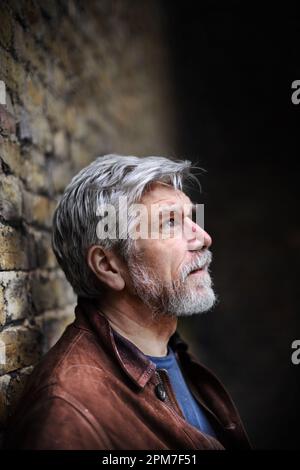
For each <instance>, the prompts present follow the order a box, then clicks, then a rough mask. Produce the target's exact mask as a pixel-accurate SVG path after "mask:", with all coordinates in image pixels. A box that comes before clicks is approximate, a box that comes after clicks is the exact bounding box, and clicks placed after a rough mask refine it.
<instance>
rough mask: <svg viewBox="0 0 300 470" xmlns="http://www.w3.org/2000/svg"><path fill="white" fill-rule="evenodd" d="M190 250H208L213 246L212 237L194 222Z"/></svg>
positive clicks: (190, 237) (189, 238)
mask: <svg viewBox="0 0 300 470" xmlns="http://www.w3.org/2000/svg"><path fill="white" fill-rule="evenodd" d="M188 241H189V246H190V247H189V249H190V250H198V251H199V250H202V251H204V250H205V249H208V248H209V247H210V246H211V244H212V238H211V236H210V235H209V234H208V233H207V232H206V231H205V230H204V229H203V228H202V227H200V225H198V224H196V223H195V222H192V225H191V232H190V234H189V237H188Z"/></svg>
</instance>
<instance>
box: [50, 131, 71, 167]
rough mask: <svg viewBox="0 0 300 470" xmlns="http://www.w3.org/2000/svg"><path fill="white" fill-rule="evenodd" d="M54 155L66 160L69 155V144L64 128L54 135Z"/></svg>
mask: <svg viewBox="0 0 300 470" xmlns="http://www.w3.org/2000/svg"><path fill="white" fill-rule="evenodd" d="M53 147H54V155H55V157H57V158H59V159H60V160H65V159H66V158H67V157H68V155H69V145H68V141H67V138H66V134H65V132H64V131H63V130H60V131H58V132H56V133H55V135H54V137H53Z"/></svg>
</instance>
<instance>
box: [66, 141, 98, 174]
mask: <svg viewBox="0 0 300 470" xmlns="http://www.w3.org/2000/svg"><path fill="white" fill-rule="evenodd" d="M92 157H93V156H92V155H91V154H90V152H89V151H88V150H87V149H86V148H85V147H84V146H83V145H81V144H80V143H79V142H75V141H72V142H71V158H72V162H73V163H74V170H75V171H78V170H80V169H81V168H83V167H84V166H86V165H88V163H90V162H91V160H92ZM94 158H95V156H94Z"/></svg>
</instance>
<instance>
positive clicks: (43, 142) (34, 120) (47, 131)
mask: <svg viewBox="0 0 300 470" xmlns="http://www.w3.org/2000/svg"><path fill="white" fill-rule="evenodd" d="M31 128H32V141H33V143H34V144H35V145H37V146H39V147H40V148H41V149H42V150H43V151H44V152H45V153H52V152H53V135H52V132H51V128H50V124H49V121H48V119H47V118H46V117H45V116H44V114H41V113H32V114H31Z"/></svg>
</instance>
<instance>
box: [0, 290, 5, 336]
mask: <svg viewBox="0 0 300 470" xmlns="http://www.w3.org/2000/svg"><path fill="white" fill-rule="evenodd" d="M5 322H6V314H5V304H4V287H3V286H2V285H1V284H0V328H1V327H2V326H3V325H4V324H5Z"/></svg>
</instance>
